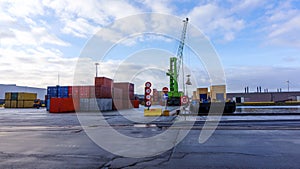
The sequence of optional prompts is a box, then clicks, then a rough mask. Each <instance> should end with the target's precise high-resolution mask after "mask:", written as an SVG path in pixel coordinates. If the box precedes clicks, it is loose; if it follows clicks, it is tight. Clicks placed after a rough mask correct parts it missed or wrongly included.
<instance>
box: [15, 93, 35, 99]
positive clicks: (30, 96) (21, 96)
mask: <svg viewBox="0 0 300 169" xmlns="http://www.w3.org/2000/svg"><path fill="white" fill-rule="evenodd" d="M36 98H37V94H36V93H19V94H18V100H34V99H36Z"/></svg>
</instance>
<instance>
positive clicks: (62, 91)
mask: <svg viewBox="0 0 300 169" xmlns="http://www.w3.org/2000/svg"><path fill="white" fill-rule="evenodd" d="M47 95H48V98H49V99H50V98H52V97H55V98H56V97H58V98H68V97H69V87H68V86H48V88H47Z"/></svg>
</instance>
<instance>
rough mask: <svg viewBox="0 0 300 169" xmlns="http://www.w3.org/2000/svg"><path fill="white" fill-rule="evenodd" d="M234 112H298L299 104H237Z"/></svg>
mask: <svg viewBox="0 0 300 169" xmlns="http://www.w3.org/2000/svg"><path fill="white" fill-rule="evenodd" d="M235 113H266V114H268V113H300V106H237V107H236V111H235Z"/></svg>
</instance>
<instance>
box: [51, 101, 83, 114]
mask: <svg viewBox="0 0 300 169" xmlns="http://www.w3.org/2000/svg"><path fill="white" fill-rule="evenodd" d="M50 103H51V104H50V109H49V112H50V113H68V112H75V107H74V103H73V99H72V98H51V99H50ZM76 104H77V106H78V105H79V103H76Z"/></svg>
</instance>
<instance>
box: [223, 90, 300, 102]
mask: <svg viewBox="0 0 300 169" xmlns="http://www.w3.org/2000/svg"><path fill="white" fill-rule="evenodd" d="M297 96H300V92H268V93H227V98H228V99H230V100H233V98H234V97H243V98H244V101H245V102H270V101H274V102H277V101H283V100H288V99H291V100H293V101H297ZM298 98H299V97H298Z"/></svg>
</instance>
